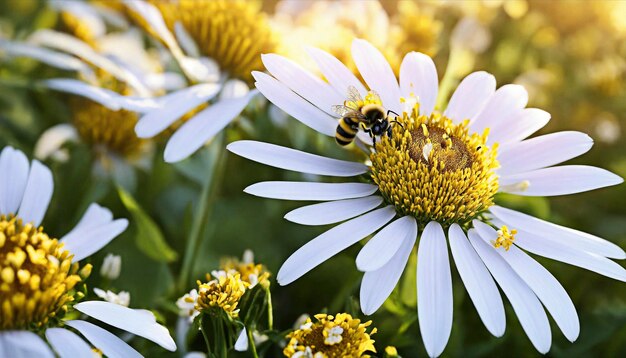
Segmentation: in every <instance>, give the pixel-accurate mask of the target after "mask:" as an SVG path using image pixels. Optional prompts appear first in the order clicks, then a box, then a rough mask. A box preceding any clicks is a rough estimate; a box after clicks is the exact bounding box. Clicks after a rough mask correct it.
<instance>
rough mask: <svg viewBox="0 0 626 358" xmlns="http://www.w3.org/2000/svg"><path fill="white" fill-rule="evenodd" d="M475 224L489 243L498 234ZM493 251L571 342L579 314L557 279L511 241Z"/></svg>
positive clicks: (576, 331)
mask: <svg viewBox="0 0 626 358" xmlns="http://www.w3.org/2000/svg"><path fill="white" fill-rule="evenodd" d="M474 228H476V231H477V232H478V233H479V235H480V236H481V237H482V238H483V239H484V240H485V241H486V242H488V243H489V242H492V241H493V240H495V239H496V238H497V237H498V234H497V233H496V231H495V230H494V229H493V228H492V227H491V226H489V225H487V224H484V223H481V222H479V221H474ZM496 251H497V252H498V254H500V256H501V257H502V258H503V259H504V260H506V262H507V263H508V264H509V266H511V267H512V268H513V270H514V271H515V272H516V273H517V274H518V275H519V277H521V279H522V280H524V282H526V284H527V285H528V286H529V287H530V288H531V289H532V290H533V291H534V292H535V295H537V297H538V298H539V300H541V302H542V303H543V305H544V306H545V307H546V309H547V310H548V312H550V314H551V315H552V318H554V321H555V322H556V324H557V325H558V326H559V328H561V331H563V334H564V335H565V337H567V339H568V340H570V341H571V342H573V341H575V340H576V338H577V337H578V334H579V333H580V323H579V321H578V314H577V313H576V308H575V307H574V303H573V302H572V299H571V298H570V297H569V295H568V294H567V292H566V291H565V289H564V288H563V286H561V284H560V283H559V281H557V279H556V278H554V276H552V274H551V273H550V272H549V271H548V270H546V269H545V268H544V267H543V266H541V265H540V264H539V263H538V262H537V261H535V260H533V259H532V258H531V257H530V256H528V255H527V254H525V253H524V252H523V251H522V250H520V249H519V248H517V247H516V246H515V245H512V246H511V247H510V248H509V250H508V251H506V250H504V249H496Z"/></svg>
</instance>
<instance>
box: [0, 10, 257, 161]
mask: <svg viewBox="0 0 626 358" xmlns="http://www.w3.org/2000/svg"><path fill="white" fill-rule="evenodd" d="M126 5H127V6H128V8H129V9H130V10H131V11H133V12H135V13H136V14H137V15H138V16H141V17H142V18H143V19H144V21H145V22H146V23H147V24H148V26H149V27H150V28H151V29H152V30H153V31H154V32H155V33H156V34H157V35H158V37H159V38H158V40H161V41H163V42H164V43H165V45H166V47H167V50H166V52H167V53H168V54H169V55H171V56H169V57H173V58H174V60H175V61H176V63H177V64H178V65H179V67H180V68H181V70H182V73H183V74H184V76H186V77H187V79H188V80H189V82H191V83H194V85H187V82H186V81H185V79H184V78H183V77H181V75H180V74H177V73H172V72H164V73H159V72H156V71H154V70H153V69H151V67H150V66H149V63H148V57H147V56H146V53H145V50H144V48H143V38H142V37H141V36H139V33H138V32H137V30H136V29H130V30H129V31H128V32H127V33H113V34H110V35H109V36H102V35H101V36H99V37H98V38H97V41H98V47H99V48H100V49H101V51H100V52H98V51H95V50H94V49H93V48H92V47H91V46H90V45H89V44H87V43H86V42H84V41H82V40H81V39H79V38H77V37H74V36H72V35H68V34H65V33H61V32H57V31H53V30H48V29H44V30H39V31H37V32H35V33H34V34H32V35H31V36H30V37H29V38H28V40H27V41H26V42H10V41H0V50H1V51H4V52H6V53H7V54H9V55H11V56H22V57H30V58H34V59H37V60H39V61H42V62H44V63H46V64H49V65H51V66H54V67H57V68H60V69H64V70H71V71H77V72H78V73H79V75H80V79H73V78H55V79H49V80H45V81H43V82H42V84H43V85H45V86H47V87H48V88H51V89H54V90H57V91H63V92H67V93H71V94H74V95H77V96H82V97H85V98H87V99H89V100H91V101H94V102H96V103H99V104H101V105H103V106H104V107H106V108H107V109H109V110H112V111H122V110H125V111H129V112H136V113H137V114H139V115H141V117H140V119H139V120H138V121H137V124H136V126H135V133H136V136H137V137H138V138H140V139H147V138H153V137H155V136H157V135H158V134H160V133H162V132H163V131H165V130H166V129H168V128H170V127H171V126H172V125H173V124H174V123H175V122H177V121H179V120H181V119H182V118H183V117H185V116H186V119H185V122H184V124H182V125H181V126H180V128H178V129H176V131H175V132H174V134H173V135H172V136H171V137H170V139H169V140H168V143H167V145H166V148H165V153H164V158H165V161H167V162H178V161H180V160H183V159H185V158H187V157H188V156H190V155H191V154H193V153H194V152H195V151H197V150H198V149H199V148H201V147H202V146H203V145H204V144H205V143H206V142H207V141H209V140H210V139H211V138H213V137H214V136H215V135H216V134H218V133H219V132H220V131H221V130H222V129H224V128H225V127H226V126H227V125H228V124H229V123H230V122H232V121H233V120H234V119H235V118H237V116H238V115H239V114H240V113H241V112H242V111H243V109H244V108H245V107H246V106H247V104H248V102H249V101H250V99H251V98H252V97H253V96H254V95H255V94H257V91H256V90H253V91H250V89H249V88H248V85H247V84H246V83H245V82H244V81H242V80H240V79H236V78H229V77H228V75H227V74H225V73H224V74H223V73H220V71H219V68H218V66H217V64H216V62H215V61H214V60H212V59H210V58H207V57H194V56H188V55H186V54H185V52H184V51H183V48H184V49H186V50H187V51H189V52H192V53H193V52H194V51H193V50H191V49H190V48H191V47H192V46H191V45H192V44H191V43H189V41H190V39H189V38H188V36H186V35H185V34H186V32H185V29H184V28H183V27H178V29H179V31H177V36H178V38H177V37H175V36H174V35H173V34H172V33H171V32H170V30H169V29H168V28H167V26H166V25H165V22H164V20H163V17H162V15H161V13H160V12H159V10H158V9H157V8H156V7H155V6H154V5H152V4H150V3H147V2H144V1H128V2H127V3H126ZM56 7H57V8H59V9H61V10H64V11H71V12H74V13H79V14H80V13H82V12H85V11H88V10H86V9H88V8H90V7H92V6H91V5H89V4H80V5H79V6H77V5H76V4H75V3H74V2H71V1H70V2H65V1H60V2H57V3H56ZM88 12H89V15H90V16H89V17H88V20H89V22H87V23H86V24H92V26H94V29H93V30H92V31H93V32H94V33H101V32H102V31H101V30H98V29H99V28H100V27H101V26H100V25H93V24H100V22H103V21H105V20H109V19H108V18H106V19H101V21H100V22H98V21H94V18H98V16H101V17H102V16H103V15H102V11H101V10H93V9H92V10H89V11H88ZM179 43H180V44H179ZM183 44H184V45H185V46H183ZM94 67H95V68H98V69H101V70H103V71H104V72H105V73H107V74H109V75H111V76H112V77H114V78H115V79H116V80H118V81H121V82H123V83H124V84H126V85H127V86H128V87H129V89H130V91H131V93H129V94H125V95H122V94H120V93H117V92H115V91H112V90H111V89H108V88H104V86H103V85H102V84H100V83H99V82H98V78H97V74H96V73H95V72H94ZM160 67H161V68H167V67H168V64H167V63H165V64H162V65H161V66H160ZM170 90H173V91H170ZM164 91H170V92H168V93H167V94H165V95H163V92H164ZM204 107H206V108H204ZM194 111H195V112H194ZM124 113H127V112H124ZM187 117H188V118H187ZM129 120H134V121H136V119H135V118H131V119H129ZM53 129H54V131H55V132H54V134H52V135H49V137H50V138H52V139H53V140H54V142H55V143H56V144H57V146H53V148H52V149H50V148H49V147H51V145H50V144H47V143H42V144H40V147H43V148H44V149H40V148H38V149H39V152H42V153H48V154H55V151H54V149H55V148H56V149H59V148H60V147H59V143H61V144H62V143H63V140H70V139H75V137H76V135H70V136H69V137H68V135H67V128H66V126H62V127H58V128H57V127H55V128H53ZM57 132H58V135H57ZM59 138H61V139H59ZM55 155H57V154H55Z"/></svg>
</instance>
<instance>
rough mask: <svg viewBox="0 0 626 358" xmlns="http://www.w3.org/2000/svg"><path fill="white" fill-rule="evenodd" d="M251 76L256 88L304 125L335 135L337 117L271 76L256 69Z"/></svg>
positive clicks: (328, 134)
mask: <svg viewBox="0 0 626 358" xmlns="http://www.w3.org/2000/svg"><path fill="white" fill-rule="evenodd" d="M252 76H254V79H255V80H256V82H255V85H256V88H257V89H258V90H259V91H260V92H261V93H262V94H263V95H264V96H265V98H267V99H268V100H269V101H270V102H272V103H274V104H275V105H276V106H277V107H279V108H280V109H282V110H283V111H285V112H286V113H287V114H289V115H290V116H292V117H293V118H295V119H297V120H299V121H300V122H302V123H303V124H304V125H306V126H308V127H310V128H313V129H314V130H316V131H318V132H320V133H322V134H326V135H327V136H331V137H332V136H335V131H336V128H337V119H335V118H333V117H331V116H329V115H328V114H326V113H325V112H323V111H322V110H320V109H319V108H317V107H315V106H314V105H312V104H311V103H309V102H307V101H306V100H305V99H304V98H302V97H300V96H298V95H297V94H295V93H294V92H292V91H291V90H290V89H289V88H288V87H287V86H285V85H284V84H282V83H280V82H279V81H277V80H276V79H274V78H273V77H271V76H269V75H267V74H265V73H262V72H256V71H255V72H252Z"/></svg>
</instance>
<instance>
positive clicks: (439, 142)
mask: <svg viewBox="0 0 626 358" xmlns="http://www.w3.org/2000/svg"><path fill="white" fill-rule="evenodd" d="M418 113H419V105H415V106H414V108H413V111H411V112H410V113H406V112H404V113H403V116H402V117H401V118H398V122H399V123H397V124H396V125H394V135H393V136H392V137H391V138H390V137H388V136H383V137H382V140H381V141H380V143H377V145H376V152H373V153H372V154H371V155H370V159H371V161H372V178H373V180H374V182H375V183H376V184H377V185H378V187H379V189H380V192H381V194H382V195H383V197H384V198H385V199H386V200H387V201H388V202H390V203H393V205H394V206H395V207H396V210H398V211H399V213H401V215H411V216H414V217H415V218H417V220H418V222H419V223H420V224H423V225H426V224H427V223H428V222H430V221H432V220H436V221H439V222H440V223H453V222H468V221H471V220H472V219H473V218H474V217H475V216H476V215H477V214H478V213H480V212H481V211H483V210H485V209H487V208H489V207H490V206H491V205H493V196H494V195H495V194H496V193H497V192H498V178H497V176H496V175H495V173H494V170H495V169H496V168H497V167H498V166H499V164H498V161H497V160H496V148H497V145H492V146H491V147H489V146H488V145H487V144H486V140H487V135H488V130H485V132H484V133H483V134H482V135H479V134H477V133H473V134H469V131H468V121H464V122H461V123H460V124H454V123H453V122H452V120H450V119H449V118H446V117H445V116H442V115H440V114H438V113H435V112H433V114H432V115H430V116H424V115H421V116H420V115H419V114H418ZM441 193H446V194H445V195H442V194H441Z"/></svg>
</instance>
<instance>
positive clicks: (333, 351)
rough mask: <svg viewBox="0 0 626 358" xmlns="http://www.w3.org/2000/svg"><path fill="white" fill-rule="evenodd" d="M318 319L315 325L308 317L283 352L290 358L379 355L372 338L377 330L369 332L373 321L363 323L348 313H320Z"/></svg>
mask: <svg viewBox="0 0 626 358" xmlns="http://www.w3.org/2000/svg"><path fill="white" fill-rule="evenodd" d="M315 319H316V322H315V323H313V322H312V321H311V319H310V318H308V319H307V321H306V323H304V324H303V325H302V326H301V327H300V329H297V330H295V331H294V332H292V333H290V334H289V335H288V336H287V338H289V343H288V344H287V346H286V347H285V349H284V350H283V354H284V355H285V356H286V357H306V356H307V354H310V356H314V357H328V358H332V357H362V356H364V355H363V354H364V353H365V352H368V351H369V352H376V348H374V340H373V339H371V338H370V336H371V335H373V334H374V333H376V328H374V329H372V330H371V331H370V332H367V327H369V326H370V325H371V324H372V321H368V322H365V323H361V321H360V320H359V319H355V318H352V316H350V315H349V314H347V313H339V314H337V315H336V316H331V315H326V314H318V315H315ZM364 357H368V355H365V356H364Z"/></svg>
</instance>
